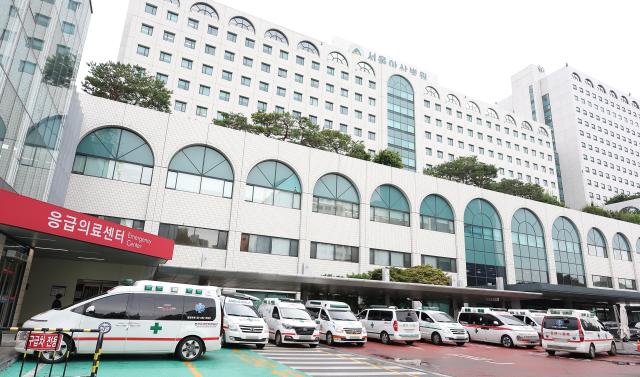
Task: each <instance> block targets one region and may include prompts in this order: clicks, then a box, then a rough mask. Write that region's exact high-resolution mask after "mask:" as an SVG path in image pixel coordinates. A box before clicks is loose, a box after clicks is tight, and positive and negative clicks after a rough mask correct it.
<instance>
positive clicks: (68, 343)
mask: <svg viewBox="0 0 640 377" xmlns="http://www.w3.org/2000/svg"><path fill="white" fill-rule="evenodd" d="M72 351H73V340H71V337H70V336H69V335H67V334H64V335H63V336H62V343H61V344H60V349H59V350H58V351H51V352H40V353H39V354H38V359H40V362H41V363H45V364H57V363H62V362H64V361H65V360H67V359H68V358H69V354H70V353H71V352H72Z"/></svg>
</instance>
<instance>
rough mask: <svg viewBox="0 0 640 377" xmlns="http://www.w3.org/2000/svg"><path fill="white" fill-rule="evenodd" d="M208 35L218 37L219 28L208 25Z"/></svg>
mask: <svg viewBox="0 0 640 377" xmlns="http://www.w3.org/2000/svg"><path fill="white" fill-rule="evenodd" d="M207 34H210V35H218V28H217V27H216V26H213V25H207Z"/></svg>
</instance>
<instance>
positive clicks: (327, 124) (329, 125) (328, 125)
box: [324, 119, 333, 130]
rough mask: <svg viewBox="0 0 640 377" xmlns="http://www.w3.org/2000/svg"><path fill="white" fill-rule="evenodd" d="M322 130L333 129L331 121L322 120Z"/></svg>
mask: <svg viewBox="0 0 640 377" xmlns="http://www.w3.org/2000/svg"><path fill="white" fill-rule="evenodd" d="M324 128H326V129H329V130H330V129H332V128H333V121H332V120H330V119H325V120H324Z"/></svg>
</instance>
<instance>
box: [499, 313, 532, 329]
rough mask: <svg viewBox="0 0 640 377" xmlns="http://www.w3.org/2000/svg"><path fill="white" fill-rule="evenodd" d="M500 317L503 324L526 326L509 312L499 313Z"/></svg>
mask: <svg viewBox="0 0 640 377" xmlns="http://www.w3.org/2000/svg"><path fill="white" fill-rule="evenodd" d="M499 317H500V319H501V320H502V322H504V324H505V325H509V326H526V325H525V323H524V322H522V321H521V320H519V319H518V318H516V317H514V316H512V315H511V314H500V316H499Z"/></svg>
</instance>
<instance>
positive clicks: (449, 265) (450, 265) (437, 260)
mask: <svg viewBox="0 0 640 377" xmlns="http://www.w3.org/2000/svg"><path fill="white" fill-rule="evenodd" d="M422 264H423V265H427V266H431V267H436V268H439V269H441V270H442V271H446V272H457V267H456V260H455V259H452V258H445V257H436V256H433V255H422Z"/></svg>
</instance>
